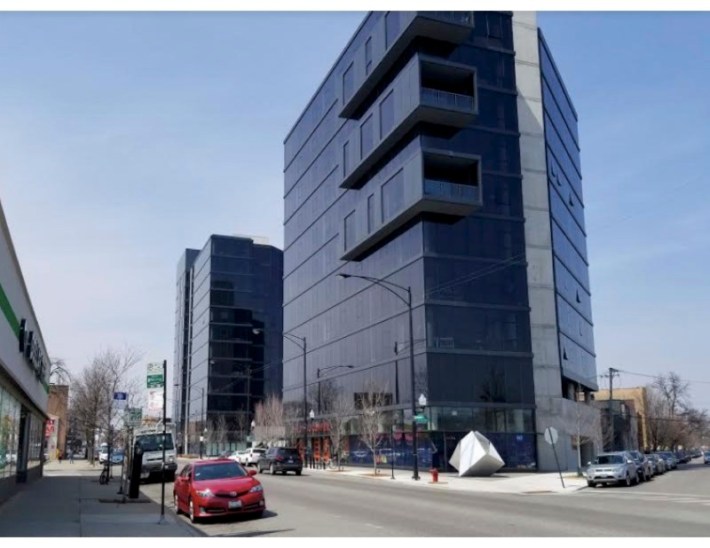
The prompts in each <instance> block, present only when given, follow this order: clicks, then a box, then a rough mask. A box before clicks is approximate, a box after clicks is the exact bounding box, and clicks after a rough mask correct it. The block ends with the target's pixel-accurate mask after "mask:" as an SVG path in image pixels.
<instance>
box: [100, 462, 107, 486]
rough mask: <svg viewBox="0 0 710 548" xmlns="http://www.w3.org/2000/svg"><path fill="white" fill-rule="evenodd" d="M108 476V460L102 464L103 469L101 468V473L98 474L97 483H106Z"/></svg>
mask: <svg viewBox="0 0 710 548" xmlns="http://www.w3.org/2000/svg"><path fill="white" fill-rule="evenodd" d="M108 477H109V464H108V462H107V463H105V464H104V468H103V470H101V475H100V476H99V484H100V485H107V484H108Z"/></svg>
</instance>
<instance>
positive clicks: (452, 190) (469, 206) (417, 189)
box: [340, 150, 483, 261]
mask: <svg viewBox="0 0 710 548" xmlns="http://www.w3.org/2000/svg"><path fill="white" fill-rule="evenodd" d="M480 173H481V171H480V160H479V158H478V157H475V156H468V155H463V154H453V153H452V154H448V153H442V152H438V151H422V150H420V151H419V152H418V153H417V154H416V155H415V156H414V157H412V158H411V159H410V160H409V161H408V162H407V163H406V164H405V165H403V166H402V168H401V169H400V170H399V171H398V172H397V174H396V175H394V176H393V177H391V178H390V179H388V180H387V181H385V182H384V184H382V185H381V186H380V189H379V192H377V193H376V195H377V196H378V199H377V202H376V204H373V205H374V206H375V207H374V209H373V211H370V210H368V209H367V208H369V207H370V204H369V202H368V201H366V202H364V203H363V204H361V205H360V207H359V209H358V210H356V211H355V213H354V215H355V222H353V223H352V224H350V225H349V226H350V228H351V230H353V231H354V233H353V234H347V237H345V238H344V239H343V242H344V246H343V254H342V255H341V257H340V258H341V260H346V261H358V260H361V259H362V258H364V257H365V256H367V255H369V254H370V253H372V252H373V251H374V250H375V249H377V248H378V247H379V246H380V245H382V243H383V241H385V240H386V239H387V238H388V237H389V236H390V235H391V234H393V233H394V232H395V231H397V230H398V229H400V228H402V227H403V226H404V225H406V224H407V223H408V222H409V221H411V220H412V219H414V218H415V217H417V216H418V215H421V214H423V213H434V214H438V215H442V216H448V217H452V218H456V217H466V216H468V215H470V214H471V213H474V212H476V211H478V210H479V209H480V208H481V207H482V206H483V201H482V193H481V185H480V177H481V175H480ZM390 185H391V186H390ZM385 200H388V201H389V202H388V203H385ZM393 202H394V203H396V205H395V206H392V203H393ZM358 221H359V222H358Z"/></svg>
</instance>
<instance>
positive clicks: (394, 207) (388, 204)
mask: <svg viewBox="0 0 710 548" xmlns="http://www.w3.org/2000/svg"><path fill="white" fill-rule="evenodd" d="M403 207H404V173H403V172H402V171H398V172H397V174H396V175H395V176H394V177H392V178H391V179H390V180H389V181H387V182H386V183H385V184H384V185H382V222H385V221H387V220H389V219H391V218H393V217H394V216H395V215H396V214H397V213H399V212H400V211H401V210H402V208H403Z"/></svg>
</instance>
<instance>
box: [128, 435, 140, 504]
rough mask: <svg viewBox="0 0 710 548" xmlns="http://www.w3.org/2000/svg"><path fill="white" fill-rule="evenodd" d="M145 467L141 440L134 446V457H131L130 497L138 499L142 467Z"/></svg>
mask: <svg viewBox="0 0 710 548" xmlns="http://www.w3.org/2000/svg"><path fill="white" fill-rule="evenodd" d="M142 468H143V447H141V444H140V442H136V443H135V445H134V446H133V458H132V459H131V483H130V486H129V488H128V498H131V499H137V498H138V493H139V491H140V484H141V469H142Z"/></svg>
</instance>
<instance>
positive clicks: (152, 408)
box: [148, 388, 163, 414]
mask: <svg viewBox="0 0 710 548" xmlns="http://www.w3.org/2000/svg"><path fill="white" fill-rule="evenodd" d="M154 412H155V413H162V412H163V389H162V388H161V389H159V390H148V413H151V414H152V413H154Z"/></svg>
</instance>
